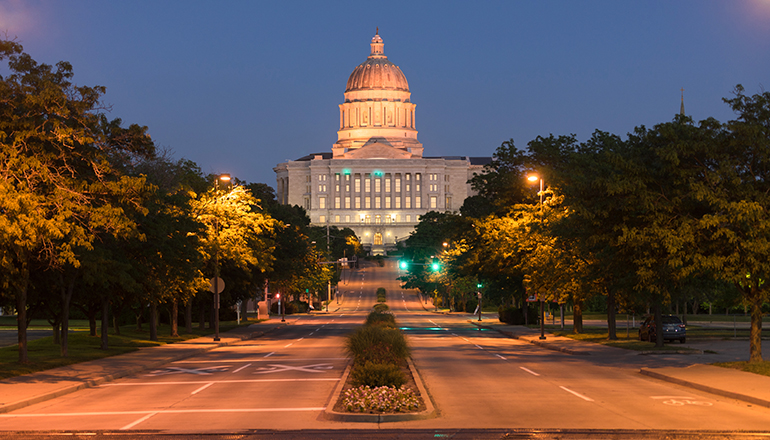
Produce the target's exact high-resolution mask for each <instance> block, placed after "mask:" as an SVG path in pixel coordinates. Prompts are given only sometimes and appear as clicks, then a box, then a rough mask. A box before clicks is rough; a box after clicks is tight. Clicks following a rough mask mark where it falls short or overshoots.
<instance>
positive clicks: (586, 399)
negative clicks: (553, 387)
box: [559, 387, 594, 402]
mask: <svg viewBox="0 0 770 440" xmlns="http://www.w3.org/2000/svg"><path fill="white" fill-rule="evenodd" d="M559 388H561V389H563V390H564V391H566V392H568V393H572V394H574V395H576V396H578V397H580V398H581V399H583V400H585V401H586V402H593V401H594V399H592V398H590V397H586V396H584V395H582V394H580V393H576V392H574V391H572V390H571V389H569V388H567V387H559Z"/></svg>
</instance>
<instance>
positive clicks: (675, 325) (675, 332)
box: [639, 315, 687, 344]
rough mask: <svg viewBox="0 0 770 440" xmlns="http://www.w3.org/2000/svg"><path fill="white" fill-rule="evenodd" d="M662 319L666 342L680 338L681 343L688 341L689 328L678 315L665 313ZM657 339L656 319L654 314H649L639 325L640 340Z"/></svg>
mask: <svg viewBox="0 0 770 440" xmlns="http://www.w3.org/2000/svg"><path fill="white" fill-rule="evenodd" d="M661 321H662V323H663V341H664V342H665V341H673V340H675V339H678V340H679V342H680V343H682V344H684V343H685V342H686V341H687V329H686V328H685V325H684V323H683V322H682V320H681V319H679V317H678V316H675V315H663V317H662V319H661ZM656 339H657V336H656V335H655V319H654V316H649V317H647V319H645V320H644V322H642V324H641V325H640V326H639V340H640V341H650V342H655V341H656Z"/></svg>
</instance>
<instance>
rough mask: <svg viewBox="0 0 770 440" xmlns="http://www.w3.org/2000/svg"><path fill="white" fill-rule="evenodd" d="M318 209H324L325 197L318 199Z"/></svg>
mask: <svg viewBox="0 0 770 440" xmlns="http://www.w3.org/2000/svg"><path fill="white" fill-rule="evenodd" d="M318 209H326V197H319V198H318Z"/></svg>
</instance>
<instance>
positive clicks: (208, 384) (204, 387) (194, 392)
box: [190, 382, 214, 395]
mask: <svg viewBox="0 0 770 440" xmlns="http://www.w3.org/2000/svg"><path fill="white" fill-rule="evenodd" d="M211 385H214V382H209V383H207V384H206V385H203V386H202V387H200V388H198V389H197V390H195V391H193V392H192V393H190V394H193V395H194V394H198V393H200V392H201V391H203V390H205V389H206V388H208V387H210V386H211Z"/></svg>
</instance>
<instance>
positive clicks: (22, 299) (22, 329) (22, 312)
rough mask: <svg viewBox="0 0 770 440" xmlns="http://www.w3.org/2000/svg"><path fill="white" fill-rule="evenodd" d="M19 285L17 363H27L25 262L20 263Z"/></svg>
mask: <svg viewBox="0 0 770 440" xmlns="http://www.w3.org/2000/svg"><path fill="white" fill-rule="evenodd" d="M21 266H22V267H21V271H20V272H21V276H20V277H19V281H20V284H19V286H18V287H17V290H16V331H17V334H18V341H19V363H20V364H26V363H28V362H29V358H28V357H27V287H28V286H29V270H28V269H27V265H26V262H24V263H21Z"/></svg>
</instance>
